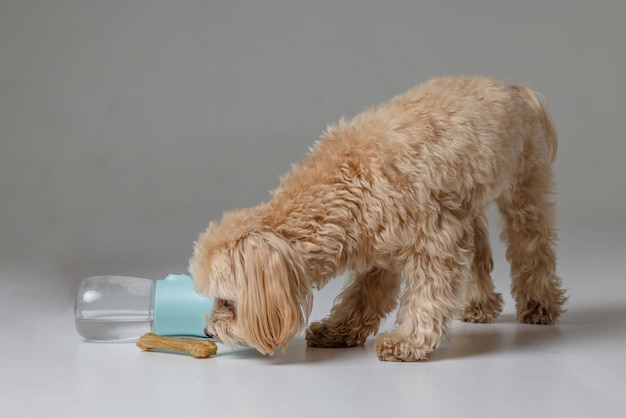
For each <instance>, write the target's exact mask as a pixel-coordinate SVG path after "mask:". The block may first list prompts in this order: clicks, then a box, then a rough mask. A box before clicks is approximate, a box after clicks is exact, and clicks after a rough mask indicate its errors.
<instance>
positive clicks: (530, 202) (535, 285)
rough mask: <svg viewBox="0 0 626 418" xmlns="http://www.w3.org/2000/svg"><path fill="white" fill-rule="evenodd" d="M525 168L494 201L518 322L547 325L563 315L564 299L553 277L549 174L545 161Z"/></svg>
mask: <svg viewBox="0 0 626 418" xmlns="http://www.w3.org/2000/svg"><path fill="white" fill-rule="evenodd" d="M538 160H539V159H538ZM526 166H527V168H526V174H525V175H524V176H523V177H522V178H521V179H520V181H519V182H518V183H517V184H514V185H512V186H511V187H509V188H508V190H507V191H505V192H504V193H503V194H502V195H501V196H500V197H499V198H498V200H497V202H498V206H499V208H500V211H501V213H502V220H503V222H502V223H503V225H502V233H501V235H502V239H503V240H504V241H505V242H506V243H507V250H506V257H507V259H508V261H509V263H510V264H511V279H512V284H511V293H512V294H513V297H514V298H515V301H516V309H517V318H518V320H519V321H520V322H523V323H529V324H550V323H553V322H554V321H555V320H556V319H557V318H558V317H559V315H561V313H563V311H564V309H563V304H564V303H565V300H566V299H567V298H566V296H565V291H564V290H562V289H561V279H560V278H559V277H558V276H557V275H556V250H555V246H556V240H557V233H556V228H555V204H554V202H553V201H552V200H551V194H552V190H553V188H554V184H553V179H552V170H551V164H550V163H549V162H548V161H545V162H543V161H541V160H539V161H533V162H532V164H531V163H530V162H528V163H527V164H526Z"/></svg>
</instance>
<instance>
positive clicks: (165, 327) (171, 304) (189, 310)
mask: <svg viewBox="0 0 626 418" xmlns="http://www.w3.org/2000/svg"><path fill="white" fill-rule="evenodd" d="M212 308H213V300H212V299H209V298H206V297H203V296H200V295H199V294H198V293H196V291H195V290H194V288H193V280H192V279H191V277H189V276H186V275H182V274H181V275H179V274H170V275H169V276H167V277H166V278H165V279H163V280H157V281H156V285H155V290H154V323H153V329H154V333H155V334H157V335H192V336H196V337H205V335H204V328H205V326H206V323H205V320H204V316H205V314H206V313H209V312H211V309H212Z"/></svg>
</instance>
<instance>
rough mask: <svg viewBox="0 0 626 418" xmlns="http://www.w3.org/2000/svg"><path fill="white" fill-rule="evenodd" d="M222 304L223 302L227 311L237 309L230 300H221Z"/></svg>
mask: <svg viewBox="0 0 626 418" xmlns="http://www.w3.org/2000/svg"><path fill="white" fill-rule="evenodd" d="M220 302H221V304H222V306H223V307H224V308H226V309H230V310H232V309H234V308H235V305H234V304H233V302H232V301H230V300H221V301H220Z"/></svg>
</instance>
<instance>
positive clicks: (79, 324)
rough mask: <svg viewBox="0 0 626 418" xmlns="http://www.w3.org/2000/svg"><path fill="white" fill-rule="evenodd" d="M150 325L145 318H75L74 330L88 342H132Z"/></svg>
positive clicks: (148, 330)
mask: <svg viewBox="0 0 626 418" xmlns="http://www.w3.org/2000/svg"><path fill="white" fill-rule="evenodd" d="M151 328H152V325H151V323H150V320H149V319H148V318H146V317H145V316H141V317H137V316H117V315H116V316H100V317H98V316H92V317H90V318H76V330H77V331H78V333H79V334H80V335H82V336H83V338H85V339H87V340H90V341H133V340H136V339H137V338H139V337H141V336H142V335H143V334H145V333H146V332H150V331H151Z"/></svg>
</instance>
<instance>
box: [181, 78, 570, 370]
mask: <svg viewBox="0 0 626 418" xmlns="http://www.w3.org/2000/svg"><path fill="white" fill-rule="evenodd" d="M556 151H557V137H556V133H555V129H554V126H553V123H552V121H551V118H550V115H549V113H548V109H547V105H546V103H545V101H544V99H543V98H542V97H541V96H540V95H539V94H536V93H534V92H533V91H531V90H529V89H528V88H526V87H524V86H521V85H506V84H504V83H502V82H500V81H498V80H495V79H492V78H482V77H443V78H436V79H433V80H430V81H428V82H426V83H424V84H421V85H419V86H417V87H415V88H413V89H411V90H409V91H408V92H406V93H404V94H401V95H399V96H396V97H395V98H393V99H392V100H391V101H389V102H387V103H384V104H381V105H378V106H377V107H374V108H370V109H367V110H365V111H363V112H362V113H360V114H358V115H357V116H356V117H354V118H353V119H351V120H345V119H343V118H342V119H341V120H340V121H339V123H338V124H337V125H334V126H329V127H328V129H327V131H326V132H325V134H324V135H323V136H322V137H321V139H320V140H318V141H317V142H316V143H315V145H314V146H313V147H312V148H311V150H310V152H309V155H308V156H307V158H306V159H305V160H304V161H302V162H300V163H298V164H295V165H293V166H292V169H291V171H290V172H289V173H288V174H286V175H285V176H284V177H283V178H282V179H281V181H280V184H279V186H278V188H277V189H276V190H275V191H273V192H272V198H271V200H269V201H268V202H267V203H263V204H260V205H258V206H256V207H253V208H248V209H243V210H240V211H235V212H230V213H225V214H224V216H223V218H222V220H221V222H219V223H216V222H212V223H210V224H209V226H208V229H207V230H206V232H205V233H203V234H201V235H200V236H199V238H198V240H197V241H196V243H195V246H194V252H193V256H192V257H191V259H190V263H189V272H190V274H191V275H192V277H193V280H194V286H195V289H196V291H197V292H198V293H200V294H202V295H206V296H207V297H212V298H215V304H214V308H213V310H212V312H211V313H210V314H207V325H206V329H205V333H206V334H207V335H208V336H210V337H214V338H216V339H217V340H218V341H221V342H223V343H225V344H227V345H229V346H234V345H248V346H250V347H253V348H255V349H256V350H258V351H259V352H261V353H263V354H270V355H271V354H273V353H274V351H275V349H277V348H279V347H282V348H283V350H285V349H286V347H287V344H288V342H289V341H290V339H291V338H292V337H294V336H295V335H297V334H298V333H299V332H301V331H302V330H303V329H304V327H305V326H306V324H307V322H308V317H309V314H310V312H311V306H312V302H313V293H312V292H313V289H314V288H317V289H319V288H321V287H322V286H324V285H325V284H326V283H327V282H328V281H329V280H330V279H331V278H333V277H337V276H338V275H341V274H342V273H344V272H348V273H349V274H348V276H347V277H348V278H347V284H346V286H345V288H344V289H343V290H342V292H341V294H340V295H339V296H338V297H337V299H336V300H335V304H334V306H333V308H332V310H331V312H330V315H329V316H328V317H326V318H325V319H323V320H322V321H321V322H316V323H312V324H310V326H309V327H308V329H307V331H306V336H305V338H306V341H307V344H308V345H309V346H313V347H352V346H359V345H363V344H364V343H365V341H366V339H367V338H368V337H369V336H370V335H373V334H376V333H377V331H378V327H379V324H380V322H381V320H382V319H383V318H384V317H385V316H386V315H387V314H389V313H390V312H391V311H393V310H394V309H396V308H397V309H398V310H397V321H396V323H395V326H394V329H393V330H392V331H391V332H385V333H381V334H379V335H378V336H377V340H376V343H375V345H374V349H375V351H376V353H377V355H378V358H379V359H380V360H383V361H421V360H428V359H429V358H430V356H431V355H432V353H433V352H434V351H435V350H436V348H437V346H438V345H439V344H440V342H441V341H442V339H443V338H444V337H445V335H446V331H447V330H448V328H449V324H450V322H451V320H453V319H455V318H459V319H462V320H464V321H468V322H480V323H486V322H490V321H491V320H493V319H494V318H495V317H496V316H497V315H498V314H499V313H500V312H501V311H502V303H503V301H502V296H501V294H499V293H496V292H495V290H494V285H493V282H492V280H491V277H490V272H491V270H492V268H493V261H492V255H491V249H490V246H489V241H488V225H487V218H486V215H485V208H486V207H487V206H488V204H489V203H490V202H493V201H495V202H496V203H497V207H498V208H499V211H500V213H501V216H502V222H501V223H502V231H501V238H502V239H503V241H504V242H505V243H506V245H507V250H506V257H507V259H508V261H509V263H510V268H511V278H512V285H511V292H512V295H513V297H514V299H515V301H516V311H517V318H518V320H519V321H520V322H522V323H529V324H551V323H553V322H554V321H555V320H557V318H558V317H559V315H561V314H562V313H563V312H564V308H563V306H564V303H565V301H566V293H565V291H564V290H563V289H562V288H561V279H560V278H559V277H558V276H557V274H556V253H555V251H556V250H555V242H556V240H557V233H556V229H555V202H554V201H553V200H552V196H553V194H554V193H555V183H554V181H553V173H552V164H553V162H554V160H555V157H556Z"/></svg>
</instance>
